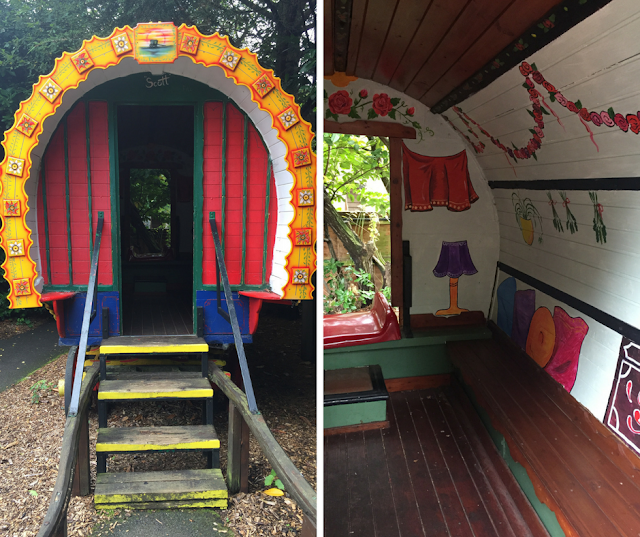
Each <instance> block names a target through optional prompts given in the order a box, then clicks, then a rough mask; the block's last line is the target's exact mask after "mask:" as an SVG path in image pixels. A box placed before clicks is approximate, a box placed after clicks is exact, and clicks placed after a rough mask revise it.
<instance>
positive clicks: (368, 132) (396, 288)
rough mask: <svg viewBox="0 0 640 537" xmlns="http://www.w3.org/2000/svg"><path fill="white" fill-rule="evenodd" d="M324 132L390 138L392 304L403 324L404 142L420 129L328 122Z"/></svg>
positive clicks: (353, 122)
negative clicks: (397, 310)
mask: <svg viewBox="0 0 640 537" xmlns="http://www.w3.org/2000/svg"><path fill="white" fill-rule="evenodd" d="M324 132H331V133H337V134H355V135H359V136H382V137H385V138H389V181H390V189H389V199H390V213H391V214H390V219H391V233H390V235H391V305H392V306H394V307H397V308H399V311H400V325H401V326H402V324H403V320H404V319H403V306H404V301H403V285H404V282H403V275H402V273H403V255H402V139H403V138H406V139H410V140H415V139H416V137H417V136H416V130H415V129H414V128H413V127H405V126H404V125H399V124H398V123H388V122H384V121H365V120H360V121H351V122H349V123H337V122H335V121H327V120H325V122H324Z"/></svg>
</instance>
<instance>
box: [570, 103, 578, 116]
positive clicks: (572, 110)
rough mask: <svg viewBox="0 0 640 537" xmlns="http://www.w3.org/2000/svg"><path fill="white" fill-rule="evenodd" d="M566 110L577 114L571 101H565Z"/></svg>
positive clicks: (576, 109)
mask: <svg viewBox="0 0 640 537" xmlns="http://www.w3.org/2000/svg"><path fill="white" fill-rule="evenodd" d="M567 110H569V112H573V113H574V114H577V113H578V107H577V106H576V103H574V102H573V101H567Z"/></svg>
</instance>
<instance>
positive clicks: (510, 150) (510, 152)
mask: <svg viewBox="0 0 640 537" xmlns="http://www.w3.org/2000/svg"><path fill="white" fill-rule="evenodd" d="M507 153H509V156H510V157H511V158H513V149H511V148H510V147H509V148H508V149H507Z"/></svg>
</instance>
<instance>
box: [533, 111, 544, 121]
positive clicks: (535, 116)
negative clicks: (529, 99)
mask: <svg viewBox="0 0 640 537" xmlns="http://www.w3.org/2000/svg"><path fill="white" fill-rule="evenodd" d="M533 119H535V120H536V123H537V122H539V121H542V114H541V113H540V110H534V111H533Z"/></svg>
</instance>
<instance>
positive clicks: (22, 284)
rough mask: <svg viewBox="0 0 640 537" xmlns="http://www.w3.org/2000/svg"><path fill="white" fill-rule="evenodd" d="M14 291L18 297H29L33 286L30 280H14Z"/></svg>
mask: <svg viewBox="0 0 640 537" xmlns="http://www.w3.org/2000/svg"><path fill="white" fill-rule="evenodd" d="M13 291H14V292H15V294H16V296H27V295H30V294H31V284H30V283H29V278H20V279H19V280H13Z"/></svg>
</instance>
